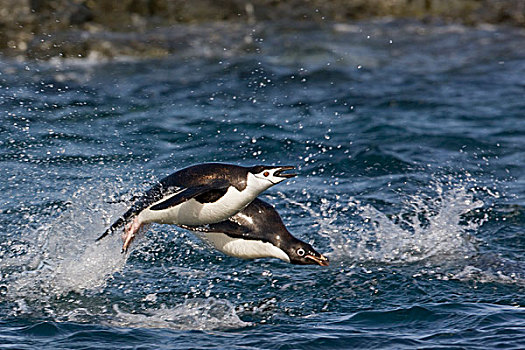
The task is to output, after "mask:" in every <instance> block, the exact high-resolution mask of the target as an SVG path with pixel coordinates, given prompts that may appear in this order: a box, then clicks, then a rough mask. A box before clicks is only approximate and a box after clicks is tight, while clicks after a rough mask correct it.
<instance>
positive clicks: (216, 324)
mask: <svg viewBox="0 0 525 350" xmlns="http://www.w3.org/2000/svg"><path fill="white" fill-rule="evenodd" d="M113 309H114V311H115V312H116V313H117V314H116V317H115V318H113V319H112V320H111V321H110V324H111V325H113V326H118V327H140V328H171V329H180V330H201V331H206V330H216V329H236V328H243V327H248V326H250V325H251V323H249V322H244V321H242V320H241V319H240V318H239V316H238V315H237V313H236V311H235V308H234V306H233V305H232V304H231V303H230V302H228V301H227V300H223V299H215V298H207V299H202V298H196V299H191V300H186V301H185V302H184V303H182V304H180V305H178V306H174V307H166V306H165V305H162V306H161V308H159V309H156V310H147V311H146V312H145V313H128V312H124V311H121V310H120V308H119V307H118V305H114V306H113Z"/></svg>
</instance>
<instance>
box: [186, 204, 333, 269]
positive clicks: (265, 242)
mask: <svg viewBox="0 0 525 350" xmlns="http://www.w3.org/2000/svg"><path fill="white" fill-rule="evenodd" d="M179 226H180V227H182V228H184V229H187V230H190V231H192V232H193V233H194V234H195V235H196V236H197V237H199V238H200V239H202V240H203V241H205V242H208V243H209V244H210V245H212V246H213V247H214V248H216V249H217V250H219V251H221V252H223V253H224V254H226V255H229V256H233V257H236V258H241V259H256V258H277V259H281V260H284V261H286V262H289V263H292V264H299V265H313V264H317V265H320V266H328V265H329V260H328V258H327V257H325V256H324V255H322V254H319V253H318V252H317V251H316V250H315V249H314V248H313V247H312V246H311V245H310V244H308V243H305V242H303V241H301V240H299V239H297V238H295V237H294V236H293V235H292V234H291V233H290V232H289V231H288V230H287V229H286V227H285V226H284V224H283V221H282V219H281V217H280V216H279V214H278V213H277V211H276V210H275V209H274V208H273V207H272V206H271V205H270V204H268V203H266V202H265V201H263V200H261V199H258V198H257V199H255V200H254V201H253V202H251V203H250V204H249V205H248V206H247V207H246V208H244V209H243V210H241V211H240V212H238V213H237V214H235V215H234V216H232V217H230V218H228V219H227V220H225V221H222V222H219V223H215V224H208V225H202V226H189V225H179Z"/></svg>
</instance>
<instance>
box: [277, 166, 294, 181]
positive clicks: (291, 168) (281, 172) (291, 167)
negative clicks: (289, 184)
mask: <svg viewBox="0 0 525 350" xmlns="http://www.w3.org/2000/svg"><path fill="white" fill-rule="evenodd" d="M294 169H295V167H294V166H282V167H280V168H279V170H277V171H276V172H275V173H274V174H273V175H274V176H279V177H285V178H290V177H294V176H297V174H296V173H293V172H291V173H283V171H287V170H294Z"/></svg>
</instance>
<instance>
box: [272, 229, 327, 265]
mask: <svg viewBox="0 0 525 350" xmlns="http://www.w3.org/2000/svg"><path fill="white" fill-rule="evenodd" d="M292 237H293V236H292ZM285 246H286V247H285ZM281 249H282V250H283V251H284V252H285V253H286V255H288V258H289V259H290V263H292V264H296V265H315V264H317V265H320V266H328V265H329V264H330V261H329V260H328V258H327V257H325V256H324V255H322V254H320V253H318V252H317V251H316V250H315V249H314V248H313V247H312V246H311V245H310V244H308V243H306V242H303V241H301V240H299V239H295V240H293V241H292V242H287V243H286V244H283V245H282V246H281Z"/></svg>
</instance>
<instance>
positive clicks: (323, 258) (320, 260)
mask: <svg viewBox="0 0 525 350" xmlns="http://www.w3.org/2000/svg"><path fill="white" fill-rule="evenodd" d="M305 258H307V259H311V260H313V261H315V263H316V264H318V265H321V266H328V265H330V261H329V260H328V258H327V257H326V256H324V255H322V254H321V255H319V257H316V256H313V255H306V256H305Z"/></svg>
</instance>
